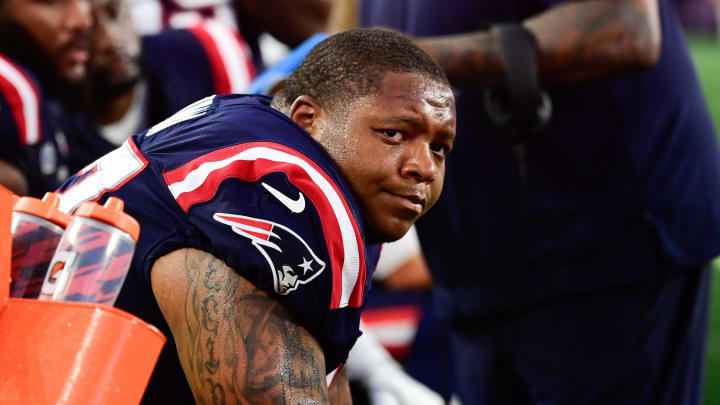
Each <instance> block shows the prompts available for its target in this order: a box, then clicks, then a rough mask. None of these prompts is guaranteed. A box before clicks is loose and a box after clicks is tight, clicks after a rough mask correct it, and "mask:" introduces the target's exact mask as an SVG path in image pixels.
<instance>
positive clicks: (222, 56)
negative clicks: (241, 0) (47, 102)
mask: <svg viewBox="0 0 720 405" xmlns="http://www.w3.org/2000/svg"><path fill="white" fill-rule="evenodd" d="M127 3H128V1H127V0H97V1H95V2H94V7H93V15H94V17H95V20H96V21H97V26H96V28H95V30H94V31H93V35H92V57H91V59H90V63H89V76H90V82H91V84H92V86H91V90H92V91H91V93H90V100H91V102H90V103H88V107H89V115H90V116H91V117H92V122H91V123H88V122H87V121H84V120H83V119H82V117H78V119H77V120H75V121H74V123H75V124H76V126H77V128H78V130H76V131H73V132H74V133H75V134H76V138H75V139H74V140H73V142H72V145H73V166H74V170H78V169H80V168H82V167H83V166H85V165H86V164H88V163H90V162H92V161H93V160H95V159H96V158H98V157H100V156H102V155H103V154H105V153H107V152H109V151H111V150H112V149H115V148H116V147H117V146H119V145H120V144H121V143H122V142H123V141H125V140H126V139H127V138H128V137H129V136H130V135H132V134H135V133H137V132H140V131H142V130H144V129H147V128H148V127H149V126H150V125H153V124H157V123H158V122H160V121H162V120H164V119H165V118H167V117H169V116H170V115H172V114H173V113H175V112H177V111H178V110H180V109H181V108H183V107H185V106H186V105H188V104H190V103H192V102H194V101H196V100H199V99H201V98H203V97H207V96H209V95H212V94H227V93H237V92H240V91H241V90H242V89H244V88H246V87H247V85H248V84H249V83H250V81H251V80H252V79H253V77H254V76H255V70H254V66H253V63H252V58H251V56H250V50H249V49H248V47H247V45H246V44H245V42H244V41H243V39H242V37H241V36H240V35H239V34H238V33H236V32H235V31H233V30H231V29H229V28H227V27H225V26H224V25H222V24H219V23H217V22H214V21H205V22H201V23H198V24H196V25H194V26H193V27H191V28H188V29H177V30H168V31H164V32H162V33H159V34H156V35H148V36H144V37H140V36H139V35H138V34H137V33H136V32H135V28H134V25H133V22H132V20H131V19H130V12H129V7H128V4H127Z"/></svg>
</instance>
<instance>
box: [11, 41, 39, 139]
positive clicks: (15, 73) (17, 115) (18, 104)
mask: <svg viewBox="0 0 720 405" xmlns="http://www.w3.org/2000/svg"><path fill="white" fill-rule="evenodd" d="M44 103H45V100H44V99H43V94H42V92H41V89H40V86H39V82H38V81H37V79H36V78H35V76H34V75H33V73H32V72H31V71H30V70H28V69H26V68H24V67H23V66H22V65H20V64H18V63H16V62H15V61H13V60H12V59H10V58H9V57H7V56H5V55H3V54H0V131H2V133H3V134H4V135H6V136H7V134H10V133H15V134H17V138H18V141H19V142H20V144H22V145H24V146H28V145H34V144H36V143H38V142H39V141H40V140H41V139H42V119H43V109H44V107H43V106H44Z"/></svg>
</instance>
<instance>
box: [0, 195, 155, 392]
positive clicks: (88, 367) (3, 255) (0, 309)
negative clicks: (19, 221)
mask: <svg viewBox="0 0 720 405" xmlns="http://www.w3.org/2000/svg"><path fill="white" fill-rule="evenodd" d="M12 204H13V196H12V194H10V193H9V192H7V191H6V190H4V189H1V188H0V405H7V404H22V405H56V404H57V405H60V404H62V405H65V404H72V405H85V404H87V405H96V404H97V405H115V404H117V405H121V404H122V405H128V404H138V403H139V402H140V399H141V398H142V394H143V392H144V391H145V387H146V386H147V383H148V380H149V379H150V375H151V374H152V371H153V368H154V367H155V363H156V362H157V359H158V356H159V355H160V350H161V349H162V346H163V345H164V344H165V337H164V336H163V335H162V333H160V331H158V330H157V329H156V328H154V327H153V326H152V325H149V324H147V323H146V322H144V321H142V320H140V319H139V318H137V317H135V316H132V315H130V314H128V313H127V312H124V311H121V310H119V309H116V308H113V307H109V306H105V305H98V304H86V303H74V302H54V301H38V300H35V299H24V298H10V297H9V287H10V247H11V246H10V244H11V236H10V220H11V209H12Z"/></svg>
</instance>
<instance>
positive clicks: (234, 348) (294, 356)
mask: <svg viewBox="0 0 720 405" xmlns="http://www.w3.org/2000/svg"><path fill="white" fill-rule="evenodd" d="M151 282H152V288H153V292H154V294H155V297H156V298H157V301H158V305H159V306H160V309H161V310H162V312H163V315H164V316H165V319H166V320H167V322H168V325H169V326H170V329H171V331H172V334H173V337H174V338H175V342H176V345H177V350H178V356H179V357H180V362H181V364H182V367H183V370H184V372H185V376H186V377H187V380H188V382H189V383H190V387H191V388H192V391H193V394H194V395H195V400H196V401H197V403H198V404H327V403H328V390H327V386H326V382H325V359H324V356H323V353H322V350H321V348H320V346H319V344H318V343H317V341H316V340H315V339H314V338H313V337H312V336H311V335H310V334H309V333H308V332H307V331H306V330H305V329H303V328H302V327H300V326H298V325H297V324H296V323H295V322H294V321H293V320H292V318H291V316H290V314H289V313H288V312H287V311H286V310H285V308H284V307H283V306H282V305H281V304H280V303H279V302H278V301H277V300H275V299H274V298H272V297H270V296H269V295H268V294H267V293H265V292H264V291H262V290H259V289H257V288H256V287H255V286H253V285H252V284H250V282H248V281H247V280H246V279H244V278H243V277H241V276H239V275H238V274H237V273H236V272H235V271H233V270H232V269H231V268H229V267H227V266H226V265H225V264H224V263H223V262H222V261H221V260H219V259H218V258H216V257H214V256H213V255H211V254H209V253H206V252H203V251H200V250H195V249H180V250H176V251H174V252H172V253H170V254H168V255H166V256H163V257H161V258H160V259H158V260H157V261H156V262H155V264H154V266H153V269H152V273H151Z"/></svg>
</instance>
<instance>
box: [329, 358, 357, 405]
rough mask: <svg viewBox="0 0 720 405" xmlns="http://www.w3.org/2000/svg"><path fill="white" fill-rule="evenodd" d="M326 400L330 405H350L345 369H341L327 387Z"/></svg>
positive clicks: (348, 384)
mask: <svg viewBox="0 0 720 405" xmlns="http://www.w3.org/2000/svg"><path fill="white" fill-rule="evenodd" d="M328 398H330V404H331V405H352V397H351V396H350V382H349V381H348V377H347V367H343V368H341V369H340V371H338V372H337V375H335V379H334V380H333V382H332V383H331V384H330V386H329V387H328Z"/></svg>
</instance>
